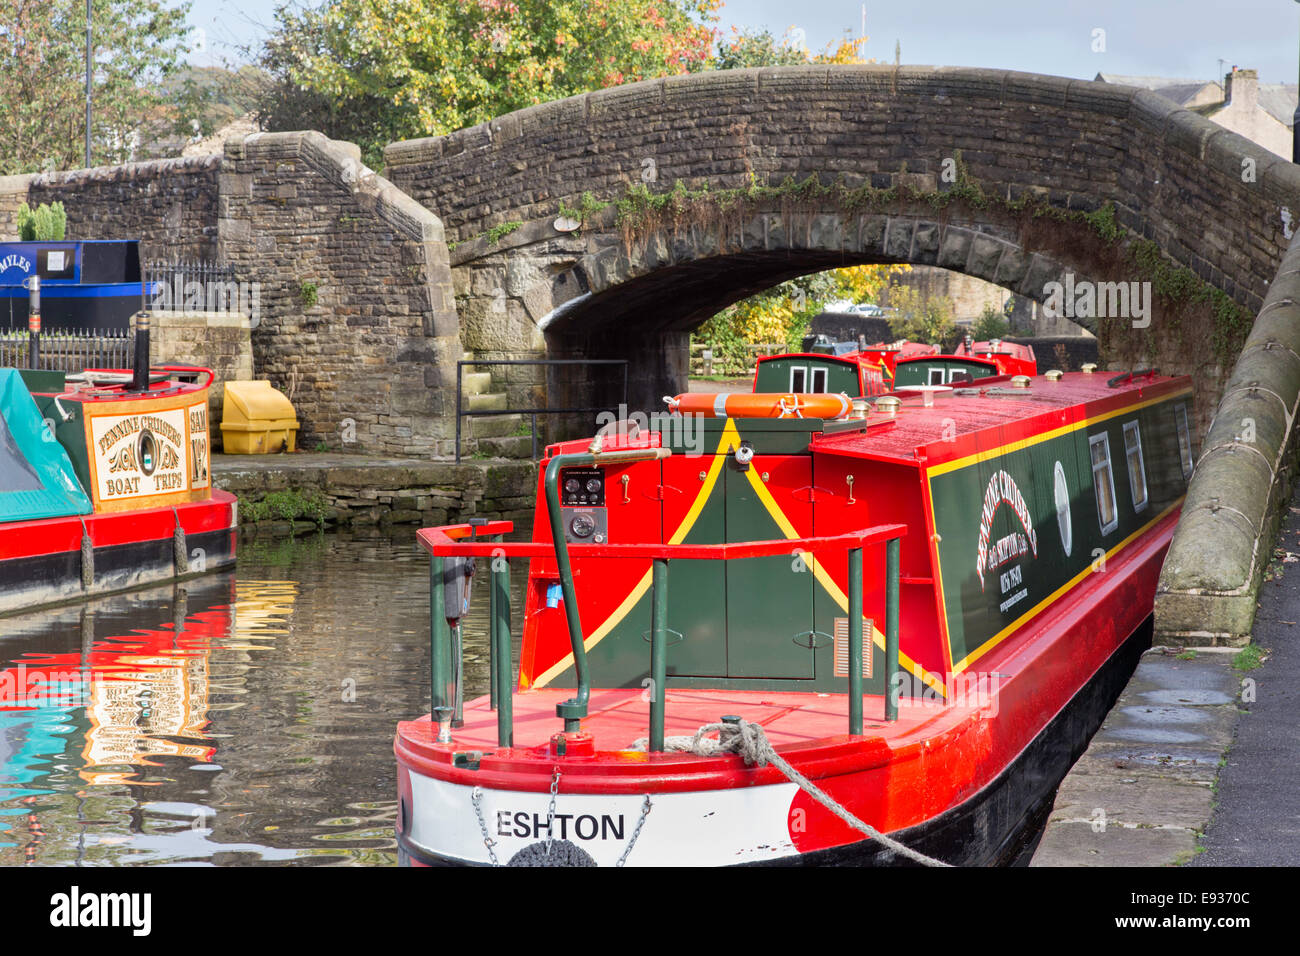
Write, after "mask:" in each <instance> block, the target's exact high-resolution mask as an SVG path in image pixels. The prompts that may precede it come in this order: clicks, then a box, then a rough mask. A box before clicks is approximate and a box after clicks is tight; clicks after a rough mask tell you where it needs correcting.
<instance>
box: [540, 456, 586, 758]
mask: <svg viewBox="0 0 1300 956" xmlns="http://www.w3.org/2000/svg"><path fill="white" fill-rule="evenodd" d="M594 460H595V459H594V458H592V456H591V455H556V456H555V457H554V458H552V459H551V462H550V464H548V465H547V466H546V512H547V517H548V518H549V519H550V523H551V540H552V542H553V543H554V545H555V563H556V564H557V565H558V566H559V571H560V593H561V594H563V595H564V619H565V621H566V622H567V623H568V625H569V646H570V647H571V648H572V649H573V669H574V672H575V673H576V675H577V678H578V693H577V696H575V697H573V698H571V699H569V700H566V701H564V702H563V703H559V704H556V705H555V714H556V716H557V717H560V718H562V719H563V720H564V730H565V732H566V733H569V732H571V731H577V730H581V729H582V718H583V717H586V716H587V701H588V699H589V698H590V696H591V684H590V682H589V680H588V678H587V648H586V646H585V645H584V644H583V643H582V622H581V621H580V620H579V618H578V598H577V594H576V592H575V591H574V590H573V568H572V566H571V565H570V564H569V547H568V543H567V541H566V540H565V538H564V522H563V516H562V515H561V514H560V487H559V485H560V469H561V468H563V467H565V466H566V465H589V464H591V463H592V462H593V461H594Z"/></svg>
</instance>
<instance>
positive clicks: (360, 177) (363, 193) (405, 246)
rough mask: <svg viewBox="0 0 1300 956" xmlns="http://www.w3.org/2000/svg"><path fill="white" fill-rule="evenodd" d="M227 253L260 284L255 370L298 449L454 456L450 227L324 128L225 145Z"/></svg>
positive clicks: (456, 333)
mask: <svg viewBox="0 0 1300 956" xmlns="http://www.w3.org/2000/svg"><path fill="white" fill-rule="evenodd" d="M221 202H222V210H221V220H220V226H221V231H220V253H221V256H222V258H224V259H225V260H226V261H228V262H230V263H231V264H233V265H234V267H235V270H236V272H237V273H238V274H239V275H240V276H246V277H248V278H249V279H251V280H254V281H257V282H260V283H261V284H262V302H263V308H262V313H263V314H262V316H261V321H260V322H259V324H258V326H257V328H255V329H254V330H253V347H254V354H255V356H256V358H257V373H258V375H259V376H261V377H265V378H269V379H270V380H271V381H272V382H273V383H275V384H276V385H277V386H278V387H280V388H281V389H282V390H284V391H285V392H286V393H287V394H289V395H290V397H291V399H292V400H293V402H294V405H295V407H296V408H297V410H298V418H299V421H300V422H301V423H302V425H303V429H302V431H301V432H300V434H299V437H298V443H299V446H300V447H306V448H310V447H312V446H313V445H314V444H315V443H317V442H320V441H323V442H325V443H326V444H327V445H331V446H337V445H339V444H340V443H343V444H346V445H348V446H349V447H348V450H349V451H354V452H363V453H366V454H387V455H412V454H420V455H424V454H429V453H434V454H440V455H449V454H452V453H453V451H454V449H453V445H454V435H455V421H454V418H455V416H454V414H453V413H452V412H453V409H454V408H455V394H454V383H455V380H456V379H455V373H456V364H455V363H456V360H457V359H458V358H459V357H460V330H459V327H458V324H457V320H456V309H455V305H454V303H453V302H452V299H451V293H450V288H451V276H450V267H449V265H448V261H447V247H446V243H445V242H444V241H443V233H442V223H441V222H440V221H439V220H438V218H437V217H436V216H434V215H433V214H432V213H430V212H429V211H427V210H426V209H424V208H423V207H422V206H420V205H419V204H418V203H416V202H415V201H414V200H412V199H411V198H410V197H409V196H407V195H405V194H404V193H402V192H401V190H399V189H397V188H396V187H394V186H393V185H392V184H391V183H389V182H388V181H387V180H385V179H384V178H383V177H381V176H377V175H375V173H374V172H373V171H372V170H370V169H368V168H367V167H366V166H364V165H363V164H362V162H361V152H360V150H359V149H358V148H357V147H356V146H354V145H352V144H350V143H340V142H336V141H334V140H330V139H328V138H326V137H325V136H323V135H321V134H320V133H313V132H308V133H256V134H253V135H252V136H249V137H247V138H245V139H242V140H238V139H237V140H231V141H229V142H227V144H226V151H225V156H224V159H223V163H222V167H221Z"/></svg>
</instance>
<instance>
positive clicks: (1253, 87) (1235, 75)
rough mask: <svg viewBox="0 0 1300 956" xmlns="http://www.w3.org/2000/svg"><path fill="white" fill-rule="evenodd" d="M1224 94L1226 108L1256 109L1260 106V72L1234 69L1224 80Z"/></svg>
mask: <svg viewBox="0 0 1300 956" xmlns="http://www.w3.org/2000/svg"><path fill="white" fill-rule="evenodd" d="M1223 92H1224V104H1223V105H1224V106H1240V107H1241V109H1244V110H1253V109H1255V108H1256V107H1257V106H1258V105H1259V72H1258V71H1257V70H1238V69H1237V68H1236V67H1233V70H1232V72H1231V73H1229V74H1228V75H1227V76H1226V77H1225V78H1224V84H1223Z"/></svg>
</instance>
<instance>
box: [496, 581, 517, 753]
mask: <svg viewBox="0 0 1300 956" xmlns="http://www.w3.org/2000/svg"><path fill="white" fill-rule="evenodd" d="M491 560H492V633H493V637H492V659H493V660H494V661H495V662H496V665H495V668H496V669H495V675H496V681H497V687H496V691H497V744H498V745H499V746H501V747H513V746H514V738H515V730H514V702H513V699H512V698H511V694H512V693H513V691H514V687H513V686H512V684H513V682H514V670H515V669H514V663H513V662H512V661H511V659H510V562H509V561H508V560H507V559H506V558H505V557H504V556H500V557H494V558H492V559H491ZM497 562H500V564H501V568H500V570H497V567H496V566H497Z"/></svg>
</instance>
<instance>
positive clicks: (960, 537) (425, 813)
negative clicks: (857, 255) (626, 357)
mask: <svg viewBox="0 0 1300 956" xmlns="http://www.w3.org/2000/svg"><path fill="white" fill-rule="evenodd" d="M977 351H978V350H977ZM747 397H749V398H752V399H755V400H757V399H759V398H760V397H761V396H759V395H753V396H747ZM793 397H795V396H792V395H779V394H777V395H768V396H766V398H767V399H768V400H769V401H768V403H767V405H766V406H763V404H762V403H761V402H758V401H755V402H752V403H750V404H749V405H747V406H745V407H743V408H739V407H738V408H736V409H734V410H728V408H727V407H725V406H722V407H720V408H719V409H718V410H717V411H716V412H714V413H710V412H709V411H705V412H701V413H687V414H681V413H680V412H679V413H678V414H673V415H670V416H663V417H661V418H658V419H656V420H654V421H652V422H651V425H650V427H649V428H648V429H646V430H645V431H640V430H638V429H636V428H628V429H618V428H615V429H612V430H611V429H609V428H607V429H605V430H602V434H600V435H598V436H597V438H596V439H595V440H594V441H588V440H582V441H572V442H563V443H559V444H555V445H552V446H550V447H549V448H548V449H547V453H546V458H545V460H544V461H543V463H542V468H541V474H540V476H539V484H538V503H537V510H536V521H535V525H534V531H533V536H532V540H531V541H527V542H506V541H504V540H503V536H504V535H505V534H507V533H509V531H510V524H509V523H508V522H486V523H482V524H479V525H454V526H447V527H440V528H429V529H425V530H423V531H422V532H420V541H421V544H422V545H423V547H424V548H425V549H426V550H427V551H428V552H429V554H430V555H431V594H432V601H431V603H432V609H431V659H432V674H431V677H432V697H433V701H432V709H431V713H430V714H427V715H425V716H424V717H421V718H419V719H415V720H411V721H409V722H404V723H401V724H400V725H399V726H398V730H397V736H396V742H395V752H396V757H397V763H398V798H399V810H398V820H397V832H398V838H399V846H400V853H401V857H402V859H403V861H404V862H407V863H411V864H424V865H442V864H492V863H502V864H504V863H511V862H514V863H516V864H523V863H533V864H535V863H539V862H541V863H545V862H550V863H566V864H573V863H586V864H591V863H594V864H597V865H622V864H628V865H674V866H676V865H691V866H694V865H700V866H715V865H728V864H786V865H791V864H793V865H800V864H840V863H848V864H890V863H899V862H907V861H908V859H909V856H908V854H910V853H919V854H923V855H924V856H925V857H927V858H929V859H930V860H932V861H937V862H942V863H948V864H958V865H985V864H999V863H1005V862H1009V861H1011V860H1013V859H1014V858H1015V857H1016V856H1017V855H1018V854H1019V853H1020V852H1021V851H1022V849H1023V846H1024V844H1025V842H1026V840H1027V838H1028V837H1029V835H1030V834H1031V833H1032V832H1033V830H1034V829H1035V825H1036V823H1037V822H1039V821H1041V819H1042V818H1043V817H1044V815H1045V813H1046V811H1047V810H1048V808H1050V805H1051V801H1052V799H1053V794H1054V791H1055V788H1056V786H1057V784H1058V783H1059V781H1060V779H1061V778H1062V777H1063V776H1064V774H1065V773H1066V771H1067V770H1068V768H1069V766H1070V765H1071V763H1073V761H1074V760H1075V759H1076V758H1077V756H1078V755H1079V754H1080V753H1081V752H1082V750H1083V748H1084V747H1085V745H1086V743H1087V741H1088V739H1089V737H1090V736H1091V735H1092V733H1093V732H1094V731H1095V729H1096V727H1097V726H1099V725H1100V722H1101V720H1102V719H1103V717H1104V715H1105V713H1106V711H1107V710H1108V709H1109V707H1110V706H1111V704H1112V703H1113V701H1114V698H1115V697H1116V695H1117V694H1118V692H1119V689H1120V688H1121V687H1122V685H1123V683H1124V682H1125V681H1126V680H1127V677H1128V675H1129V673H1130V672H1131V669H1132V667H1133V666H1134V664H1135V662H1136V658H1137V654H1138V653H1140V650H1141V647H1142V644H1143V641H1144V640H1149V629H1148V626H1147V625H1148V621H1149V617H1150V615H1151V612H1152V606H1153V600H1154V595H1155V589H1156V579H1157V576H1158V574H1159V570H1160V565H1161V562H1162V560H1163V557H1164V554H1165V551H1166V549H1167V547H1168V545H1169V541H1170V536H1171V534H1172V532H1173V528H1174V524H1175V522H1176V521H1177V519H1178V514H1179V508H1180V506H1181V504H1182V501H1183V497H1184V494H1185V490H1186V487H1187V481H1188V477H1189V476H1190V474H1191V471H1192V465H1193V449H1192V436H1191V432H1190V430H1189V416H1190V414H1191V401H1192V391H1191V382H1190V380H1189V379H1187V378H1170V377H1166V376H1161V375H1159V374H1157V373H1154V372H1151V373H1137V374H1130V375H1120V376H1106V375H1101V374H1089V373H1085V372H1078V373H1068V374H1061V373H1060V372H1050V373H1048V374H1047V375H1042V376H1032V377H1022V376H1012V375H994V376H990V377H987V378H982V379H979V380H977V381H975V382H973V383H971V384H970V385H968V386H966V387H952V388H946V389H941V390H934V391H930V392H929V393H928V394H927V395H924V396H922V395H908V394H897V395H887V396H880V397H874V398H870V399H868V401H867V402H859V403H856V404H854V405H853V407H851V408H850V410H849V411H848V413H847V414H841V415H839V416H838V417H812V416H810V415H807V414H803V412H802V411H801V410H799V409H792V408H791V407H790V400H791V399H792V398H793ZM683 398H685V396H678V399H677V401H678V407H679V409H681V408H682V407H683V405H682V403H681V401H680V400H681V399H683ZM868 404H869V406H870V407H864V406H866V405H868ZM475 558H482V559H484V561H483V562H481V563H480V576H484V574H483V572H486V575H485V576H486V577H487V579H488V582H489V583H488V586H487V588H486V590H487V591H488V601H489V604H490V608H489V613H490V618H491V639H490V645H491V653H490V670H491V680H490V684H491V692H490V693H489V694H487V695H485V696H482V697H479V698H477V699H473V700H462V699H461V691H460V686H461V682H460V680H459V678H458V675H459V673H460V671H461V670H462V669H463V668H462V665H461V661H460V650H459V634H458V623H459V621H460V619H461V617H462V615H463V614H464V612H465V608H466V603H467V599H466V594H467V588H466V585H465V581H466V580H467V577H466V574H467V568H468V567H469V566H471V563H472V561H473V560H474V559H475ZM524 561H526V562H527V573H528V579H527V584H526V593H525V602H524V603H525V607H524V619H523V621H522V622H520V623H521V625H522V628H521V629H522V643H521V649H520V657H519V660H518V662H517V666H518V674H517V677H516V672H515V666H516V662H515V661H513V660H512V659H511V658H512V643H511V631H512V627H511V621H510V609H509V602H508V599H507V595H508V594H509V590H508V587H509V583H508V578H509V574H510V568H511V564H512V562H513V563H514V564H516V565H520V564H522V563H523V562H524ZM479 590H480V592H481V591H482V590H483V588H482V587H481V586H480V589H479ZM479 599H480V600H481V598H479ZM702 728H712V729H707V730H704V732H703V733H698V732H699V731H701V729H702ZM719 728H721V729H720V730H719ZM759 728H761V731H762V737H763V739H765V740H766V742H767V745H769V746H770V748H771V750H772V752H774V753H775V754H776V755H777V756H778V757H779V758H781V761H783V762H784V767H783V766H781V765H780V764H778V763H776V762H775V761H768V760H766V759H764V760H757V761H754V760H753V754H752V753H750V754H749V757H750V759H751V762H747V761H746V757H745V756H744V755H742V754H740V753H735V752H730V751H728V750H727V749H725V748H721V747H719V746H710V745H709V741H710V740H711V739H712V737H713V736H718V737H725V738H727V739H733V740H734V739H737V738H738V737H740V736H746V735H748V736H749V737H750V738H753V737H754V735H755V734H756V733H757V729H759ZM789 771H793V772H789ZM814 791H815V792H814ZM818 794H820V795H821V797H819V796H818ZM822 798H825V799H822ZM828 801H829V802H830V803H833V804H834V806H836V807H838V808H841V809H842V810H843V811H844V814H843V815H837V814H836V813H835V812H833V811H832V810H831V809H828V807H827V802H828ZM846 818H847V819H852V820H856V821H858V822H859V824H860V825H859V826H856V827H855V826H852V825H850V824H849V823H848V822H845V819H846ZM863 826H866V827H870V828H873V829H872V830H871V831H870V832H873V833H874V832H878V833H880V834H882V835H883V836H884V837H885V838H886V839H878V838H876V837H875V836H867V835H864V831H863V830H862V827H863ZM902 848H906V851H907V852H906V853H904V851H903V849H902Z"/></svg>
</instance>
